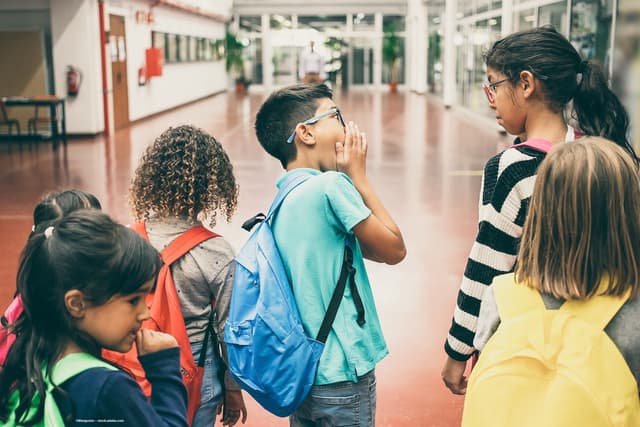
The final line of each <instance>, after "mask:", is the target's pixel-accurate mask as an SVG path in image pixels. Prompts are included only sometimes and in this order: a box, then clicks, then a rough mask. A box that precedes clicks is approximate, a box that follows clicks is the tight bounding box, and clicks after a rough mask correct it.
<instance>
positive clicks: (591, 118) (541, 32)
mask: <svg viewBox="0 0 640 427" xmlns="http://www.w3.org/2000/svg"><path fill="white" fill-rule="evenodd" d="M485 62H486V64H487V66H488V67H491V68H493V69H495V70H496V71H499V72H501V73H503V74H504V75H505V76H507V77H508V78H509V80H511V82H512V83H516V82H517V81H518V80H520V72H522V71H525V70H526V71H530V72H531V73H532V74H533V75H534V76H535V77H536V78H537V79H538V80H540V82H541V83H542V87H543V93H544V96H545V99H546V101H547V104H548V106H549V108H551V109H552V110H553V111H558V112H559V111H563V110H564V109H565V108H566V106H567V105H568V104H569V102H570V101H571V100H573V112H572V114H571V115H572V117H573V118H574V119H576V120H577V122H578V126H579V127H580V130H581V131H582V132H583V133H585V134H587V135H591V136H602V137H605V138H607V139H610V140H611V141H613V142H615V143H616V144H618V145H620V146H621V147H622V148H624V149H625V150H626V151H627V152H628V153H629V154H630V155H631V157H632V158H633V159H634V161H635V162H636V163H638V157H637V155H636V153H635V151H634V149H633V147H632V146H631V144H630V142H629V140H628V137H627V134H628V130H629V117H628V115H627V112H626V111H625V109H624V107H623V106H622V104H621V103H620V101H619V100H618V97H617V96H616V95H615V94H614V93H613V92H612V91H611V90H610V89H609V86H608V85H607V81H606V78H605V76H604V73H603V71H602V69H601V68H600V67H599V66H598V65H597V64H595V63H593V62H587V61H583V60H582V58H581V57H580V54H579V53H578V52H577V51H576V49H575V48H574V47H573V45H572V44H571V43H570V42H569V41H568V40H567V39H566V38H565V37H564V36H563V35H562V34H560V33H558V32H557V31H556V30H555V29H553V28H552V27H540V28H534V29H531V30H526V31H520V32H517V33H513V34H511V35H508V36H507V37H505V38H503V39H500V40H498V41H497V42H495V43H494V44H493V46H492V47H491V49H489V51H488V52H487V53H486V54H485Z"/></svg>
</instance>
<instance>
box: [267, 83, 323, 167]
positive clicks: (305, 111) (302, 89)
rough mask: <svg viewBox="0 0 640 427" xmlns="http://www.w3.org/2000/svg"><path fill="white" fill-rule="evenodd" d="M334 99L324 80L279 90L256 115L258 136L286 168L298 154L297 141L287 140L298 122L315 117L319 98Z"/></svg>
mask: <svg viewBox="0 0 640 427" xmlns="http://www.w3.org/2000/svg"><path fill="white" fill-rule="evenodd" d="M324 98H329V99H333V93H332V92H331V89H329V88H328V87H327V86H326V85H324V84H316V85H309V84H299V85H293V86H287V87H285V88H282V89H280V90H277V91H275V92H274V93H272V94H271V96H269V98H268V99H267V100H266V101H265V102H264V103H263V104H262V106H261V107H260V110H258V114H257V115H256V124H255V127H256V136H257V137H258V141H260V145H262V147H263V148H264V149H265V150H266V152H267V153H269V154H271V155H272V156H273V157H275V158H276V159H278V160H280V163H281V164H282V167H283V168H286V167H287V164H288V163H289V162H290V161H292V160H295V158H296V145H295V144H293V143H292V144H289V143H287V138H289V136H290V135H291V132H293V131H294V130H295V128H296V126H297V124H298V123H302V122H304V121H305V120H307V119H309V118H311V117H313V115H314V114H315V112H316V110H317V109H318V105H319V102H318V101H319V100H321V99H324Z"/></svg>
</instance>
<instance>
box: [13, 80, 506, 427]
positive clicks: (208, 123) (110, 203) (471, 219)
mask: <svg viewBox="0 0 640 427" xmlns="http://www.w3.org/2000/svg"><path fill="white" fill-rule="evenodd" d="M264 98H265V96H264V95H259V94H258V95H257V94H252V95H250V96H246V97H238V96H236V95H235V94H233V93H229V94H221V95H218V96H215V97H212V98H208V99H205V100H203V101H199V102H197V103H193V104H190V105H188V106H185V107H183V108H180V109H176V110H173V111H171V112H168V113H165V114H161V115H157V116H154V117H152V118H150V119H147V120H144V121H141V122H138V123H136V124H134V125H132V126H130V127H128V128H126V129H123V130H120V131H118V132H116V133H115V134H114V135H112V136H111V137H109V138H106V137H96V138H92V139H83V140H72V141H71V142H70V143H69V145H68V148H67V149H66V150H65V149H62V148H60V149H59V150H57V151H56V152H53V151H52V150H51V146H50V144H48V143H45V144H41V145H39V146H36V147H32V148H28V147H26V146H25V147H24V148H23V149H22V150H20V149H19V148H18V147H17V146H16V147H11V149H9V147H7V146H4V145H3V146H0V194H1V195H2V201H3V203H2V205H0V233H1V235H2V236H3V241H4V244H5V246H4V248H5V249H4V250H3V256H2V257H0V283H1V284H2V285H1V286H0V305H1V306H2V307H4V306H5V305H6V304H7V303H8V301H9V300H10V297H11V296H12V294H13V292H14V290H15V275H16V267H17V264H18V257H19V253H20V250H21V249H22V247H23V245H24V242H25V239H26V237H27V235H28V234H29V231H30V229H31V221H32V220H31V214H32V209H33V207H34V206H35V203H36V202H37V201H38V199H39V198H40V197H41V196H42V195H43V194H44V193H46V192H48V191H51V190H54V189H64V188H80V189H83V190H87V191H90V192H92V193H94V194H95V195H97V196H98V198H99V199H100V200H101V202H102V204H103V207H104V210H105V211H107V212H109V213H111V214H112V215H113V216H115V218H117V219H118V220H120V221H123V222H128V221H129V220H130V217H129V213H128V212H129V211H128V208H127V205H126V194H127V189H128V187H129V182H130V179H131V174H132V171H133V170H134V168H135V166H136V164H137V161H138V158H139V156H140V155H141V153H142V151H143V150H144V148H145V147H146V146H147V145H148V144H149V143H150V142H151V141H152V140H153V139H154V138H155V137H156V136H157V135H159V134H160V133H161V132H162V131H163V130H164V129H166V128H167V127H169V126H176V125H179V124H185V123H189V124H194V125H196V126H198V127H201V128H203V129H205V130H206V131H208V132H210V133H211V134H213V135H214V136H215V137H216V138H217V139H219V140H220V141H222V143H223V145H224V146H225V148H226V149H227V151H228V152H229V155H230V157H231V159H232V161H233V163H234V167H235V173H236V176H237V179H238V181H239V184H240V200H239V208H238V212H237V214H236V215H235V217H234V220H233V222H232V223H231V224H220V225H219V227H218V228H217V231H218V232H219V233H221V234H223V235H224V236H225V237H227V238H228V240H229V241H230V242H231V243H232V245H234V247H235V248H236V249H238V248H239V247H240V246H241V245H242V243H243V241H244V239H246V237H247V234H246V232H244V231H243V230H241V229H240V226H239V225H240V224H241V223H242V221H243V219H246V218H248V217H250V216H252V215H254V214H255V213H256V212H259V211H263V210H264V209H265V208H266V207H267V206H268V204H269V202H270V200H271V198H272V197H273V195H274V194H275V186H274V182H275V180H276V179H277V177H278V176H280V174H281V173H282V170H281V168H280V165H279V162H277V161H276V160H274V159H272V158H270V157H268V156H267V155H265V154H264V153H263V151H262V149H261V148H260V147H259V145H258V142H257V140H256V138H255V134H254V131H253V121H254V117H255V113H256V110H257V108H258V107H259V105H260V103H261V102H262V101H263V100H264ZM336 101H337V103H338V105H339V106H340V107H341V110H342V111H343V112H344V116H345V119H346V120H352V121H354V122H356V123H357V124H359V126H360V128H361V129H362V130H364V131H365V132H366V133H367V136H368V139H369V155H368V166H367V171H368V174H369V175H370V178H371V180H372V182H373V183H374V185H375V186H376V188H377V190H378V193H379V195H380V197H381V198H382V200H383V202H384V203H385V204H386V206H387V207H388V208H389V210H390V212H391V214H392V215H393V216H394V218H395V219H396V221H397V222H398V224H399V225H400V228H401V229H402V231H403V234H404V237H405V241H406V244H407V249H408V255H407V258H406V260H405V261H404V262H403V263H401V264H399V265H397V266H393V267H390V266H385V265H378V264H374V263H369V264H368V269H369V274H370V277H371V282H372V284H373V287H374V292H375V296H376V301H377V305H378V308H379V314H380V319H381V321H382V324H383V329H384V331H385V334H386V338H387V341H388V344H389V348H390V350H391V354H390V355H389V356H388V357H387V358H386V359H385V360H384V361H383V362H382V363H381V364H380V365H379V366H378V368H377V378H378V382H377V387H378V412H377V425H378V426H393V427H397V426H443V427H444V426H447V427H448V426H456V425H459V422H460V421H459V420H460V412H461V405H462V399H461V398H459V397H454V396H452V395H451V394H450V393H449V392H448V391H446V390H445V389H444V386H443V385H442V382H441V380H440V367H441V364H442V361H443V358H444V353H443V350H442V346H443V338H444V337H445V335H446V332H447V329H448V326H449V322H450V317H451V313H452V309H453V305H454V302H455V296H456V291H457V287H458V284H459V281H460V277H461V275H462V272H463V269H464V264H465V259H466V256H467V253H468V250H469V248H470V247H471V243H472V241H473V239H474V236H475V234H474V233H475V229H476V226H477V225H476V221H477V202H478V193H479V189H480V175H479V171H481V169H482V165H483V164H484V162H485V161H486V160H487V159H488V158H489V157H490V156H492V155H493V154H495V153H496V152H497V151H499V150H500V149H502V148H504V147H505V146H506V144H508V140H507V139H505V138H504V137H500V136H499V135H498V134H497V132H496V131H495V127H494V126H486V125H483V124H481V123H479V122H475V121H473V120H472V119H470V118H469V117H468V116H467V115H465V114H464V113H462V112H459V111H456V110H447V109H445V108H443V107H442V106H441V105H440V104H439V103H438V102H437V101H434V100H431V99H429V98H427V97H424V96H420V95H416V94H402V93H399V94H392V95H390V94H381V93H370V92H356V91H351V92H349V93H342V94H337V96H336ZM247 400H248V401H249V402H248V406H249V411H250V413H249V419H248V421H247V424H246V425H247V426H260V427H262V426H265V427H266V426H286V425H288V422H287V420H284V419H279V418H276V417H274V416H270V415H268V414H266V413H265V412H264V411H263V410H261V409H260V408H259V407H258V406H257V405H256V404H255V403H253V402H251V401H250V399H247Z"/></svg>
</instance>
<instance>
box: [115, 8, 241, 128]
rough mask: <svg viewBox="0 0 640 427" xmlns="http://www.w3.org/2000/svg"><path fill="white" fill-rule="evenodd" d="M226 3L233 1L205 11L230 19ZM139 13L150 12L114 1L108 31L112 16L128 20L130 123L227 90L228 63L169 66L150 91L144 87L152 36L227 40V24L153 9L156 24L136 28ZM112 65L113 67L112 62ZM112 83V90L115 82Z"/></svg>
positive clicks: (169, 10) (177, 12) (153, 82)
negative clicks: (140, 80) (164, 34)
mask: <svg viewBox="0 0 640 427" xmlns="http://www.w3.org/2000/svg"><path fill="white" fill-rule="evenodd" d="M226 3H228V2H222V4H218V6H215V5H213V6H209V7H207V8H206V11H207V12H211V13H218V14H221V15H225V16H228V12H229V11H228V6H225V4H226ZM214 6H215V7H216V8H215V9H214ZM223 6H224V7H223ZM140 10H142V11H149V2H148V1H110V2H109V3H108V4H107V7H106V10H105V20H106V21H107V22H106V23H105V25H106V26H107V27H108V25H109V24H108V19H109V14H114V15H120V16H124V18H125V32H126V40H127V82H128V86H129V119H130V120H137V119H140V118H143V117H146V116H149V115H151V114H154V113H157V112H160V111H164V110H167V109H170V108H173V107H176V106H179V105H182V104H184V103H187V102H189V101H193V100H196V99H199V98H202V97H205V96H208V95H212V94H214V93H217V92H220V91H222V90H226V88H227V83H228V80H227V73H226V70H225V63H224V60H221V61H216V62H192V63H178V64H165V65H164V67H163V70H162V76H161V77H153V78H151V79H150V81H148V82H147V84H146V85H145V86H139V85H138V69H139V68H140V67H142V65H143V64H144V62H145V49H146V48H148V47H151V32H152V31H162V32H167V33H174V34H185V35H190V36H196V37H207V38H224V35H225V25H224V23H222V22H218V21H214V20H212V19H209V18H207V17H203V16H198V15H194V14H190V13H187V12H183V11H180V10H176V9H174V8H171V7H167V6H163V5H159V6H157V7H154V8H153V9H152V12H153V16H154V20H155V22H154V23H153V24H151V25H149V24H146V23H137V22H136V20H135V13H136V11H140ZM107 64H108V68H109V62H108V61H107ZM108 84H109V86H110V85H111V81H110V79H109V82H108Z"/></svg>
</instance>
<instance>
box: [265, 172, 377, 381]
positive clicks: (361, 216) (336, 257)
mask: <svg viewBox="0 0 640 427" xmlns="http://www.w3.org/2000/svg"><path fill="white" fill-rule="evenodd" d="M300 171H305V172H308V173H310V174H313V175H314V176H313V177H311V178H310V179H308V180H307V181H306V182H304V183H303V184H301V185H300V186H299V187H297V188H295V189H294V190H293V191H292V192H291V193H289V195H288V196H287V198H286V199H285V200H284V202H283V204H282V206H281V207H280V211H279V212H278V214H277V215H276V217H275V220H274V222H273V232H274V236H275V240H276V244H277V246H278V250H279V251H280V254H281V256H282V260H283V262H284V266H285V270H286V272H287V275H288V276H289V279H290V280H291V284H292V286H293V293H294V296H295V299H296V303H297V305H298V309H299V311H300V317H301V318H302V323H303V325H304V328H305V331H306V333H307V335H308V336H310V337H313V338H315V337H316V336H317V334H318V331H319V330H320V324H321V323H322V319H323V318H324V315H325V313H326V311H327V307H328V306H329V301H331V296H332V295H333V291H334V289H335V286H336V284H337V283H338V277H339V275H340V269H341V267H342V260H343V257H344V245H345V241H346V239H347V238H348V237H350V238H354V236H353V231H352V230H353V227H354V226H355V225H357V224H358V223H360V222H361V221H363V220H365V219H366V218H368V217H369V215H371V211H370V210H369V208H367V206H366V205H365V204H364V201H363V200H362V196H360V193H358V191H357V190H356V188H355V187H354V185H353V183H352V182H351V180H350V179H349V177H347V175H345V174H343V173H339V172H320V171H317V170H314V169H302V170H301V169H296V170H294V171H292V172H288V174H289V173H298V172H300ZM286 176H287V175H285V177H286ZM284 179H285V178H284V177H283V178H281V179H280V180H279V181H278V183H277V185H278V187H280V185H281V184H282V182H283V180H284ZM353 256H354V261H353V266H354V267H355V269H356V276H355V280H356V286H357V287H358V291H359V293H360V296H361V297H362V302H363V304H364V308H365V319H366V323H365V324H364V325H363V326H362V327H360V326H359V325H358V323H357V322H356V319H357V313H356V309H355V305H354V303H353V299H352V298H351V292H350V290H349V287H348V286H347V289H346V291H345V298H344V299H343V300H342V302H341V303H340V308H339V309H338V313H337V315H336V319H335V321H334V323H333V328H332V330H331V332H330V333H329V337H328V338H327V342H326V344H325V348H324V351H323V353H322V357H321V358H320V365H319V366H318V373H317V374H316V381H315V383H316V384H331V383H336V382H340V381H353V382H355V381H357V377H358V376H361V375H363V374H366V373H367V372H369V371H371V370H372V369H373V368H374V367H375V365H376V364H377V363H378V362H379V361H380V360H382V358H384V357H385V356H386V355H387V354H388V353H389V350H388V348H387V344H386V342H385V340H384V336H383V335H382V329H381V328H380V321H379V319H378V313H377V312H376V307H375V302H374V299H373V293H372V291H371V285H370V283H369V278H368V276H367V272H366V270H365V266H364V260H363V258H362V252H361V250H360V246H359V245H357V244H356V245H355V250H354V254H353Z"/></svg>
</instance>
